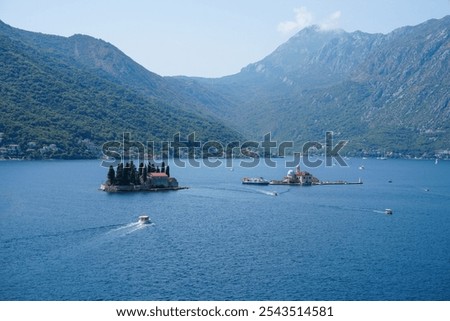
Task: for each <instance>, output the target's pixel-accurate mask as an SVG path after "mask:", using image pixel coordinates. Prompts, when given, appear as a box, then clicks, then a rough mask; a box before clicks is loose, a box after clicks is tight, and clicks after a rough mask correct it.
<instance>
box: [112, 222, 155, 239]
mask: <svg viewBox="0 0 450 321" xmlns="http://www.w3.org/2000/svg"><path fill="white" fill-rule="evenodd" d="M153 225H155V224H154V223H150V224H141V223H139V222H133V223H129V224H126V225H122V226H119V227H117V228H115V229H112V230H110V231H108V232H106V234H107V235H113V236H125V235H128V234H131V233H133V232H136V231H139V230H142V229H145V228H147V227H150V226H153Z"/></svg>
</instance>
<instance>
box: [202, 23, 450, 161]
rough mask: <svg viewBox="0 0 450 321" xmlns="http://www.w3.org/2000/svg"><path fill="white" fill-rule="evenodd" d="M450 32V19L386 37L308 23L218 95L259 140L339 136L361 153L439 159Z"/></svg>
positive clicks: (444, 142) (221, 82) (449, 134)
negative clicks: (266, 136) (229, 101)
mask: <svg viewBox="0 0 450 321" xmlns="http://www.w3.org/2000/svg"><path fill="white" fill-rule="evenodd" d="M449 28H450V16H447V17H444V18H442V19H439V20H437V19H433V20H430V21H427V22H425V23H423V24H420V25H418V26H413V27H403V28H400V29H397V30H395V31H393V32H391V33H389V34H386V35H383V34H367V33H363V32H360V31H356V32H352V33H347V32H345V31H342V30H330V31H323V30H320V28H319V27H315V26H313V27H308V28H305V29H303V30H301V31H300V32H298V33H297V34H296V35H295V36H293V37H292V38H291V39H289V40H288V41H287V42H286V43H284V44H282V45H281V46H280V47H279V48H277V49H276V50H275V51H274V52H273V53H272V54H270V55H268V56H267V57H265V58H264V59H262V60H261V61H259V62H256V63H252V64H250V65H248V66H247V67H245V68H243V69H242V70H241V72H240V73H238V74H236V75H232V76H228V77H224V78H221V79H217V80H215V81H214V84H215V90H217V91H218V92H220V93H222V94H226V95H228V97H229V98H230V99H232V100H233V101H234V102H235V105H234V106H238V107H236V112H234V113H230V114H229V117H231V118H232V119H233V121H234V122H235V123H236V124H237V126H246V124H247V126H248V124H251V125H252V126H253V134H254V135H256V136H260V135H262V134H264V133H265V132H267V131H271V132H272V133H275V136H276V137H277V139H281V140H294V141H296V142H299V143H300V144H301V143H302V142H305V141H307V140H311V139H313V140H318V139H321V138H322V136H323V133H325V131H327V130H331V131H335V132H337V133H340V134H341V135H340V136H341V137H342V138H345V139H349V140H350V144H349V146H348V147H349V148H350V149H354V150H358V149H360V150H366V151H370V150H372V151H376V150H384V149H388V150H390V151H392V152H396V153H403V154H407V153H412V154H414V155H420V154H421V153H430V154H432V153H434V151H436V150H440V149H449V148H450V146H449V144H448V139H449V138H450V115H449V113H450V107H449V92H448V88H450V76H449V74H450V73H449V69H450V68H449V61H450V38H449V34H450V30H449ZM199 81H201V82H203V83H206V82H207V81H209V80H208V79H205V80H199ZM237 110H239V116H238V117H235V118H233V115H236V113H237Z"/></svg>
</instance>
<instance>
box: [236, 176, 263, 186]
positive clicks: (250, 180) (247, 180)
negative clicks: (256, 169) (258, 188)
mask: <svg viewBox="0 0 450 321" xmlns="http://www.w3.org/2000/svg"><path fill="white" fill-rule="evenodd" d="M242 184H248V185H269V181H268V180H265V179H264V178H262V177H244V178H243V179H242Z"/></svg>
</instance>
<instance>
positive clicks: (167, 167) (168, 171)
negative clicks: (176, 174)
mask: <svg viewBox="0 0 450 321" xmlns="http://www.w3.org/2000/svg"><path fill="white" fill-rule="evenodd" d="M166 175H167V176H169V177H170V168H169V165H167V166H166Z"/></svg>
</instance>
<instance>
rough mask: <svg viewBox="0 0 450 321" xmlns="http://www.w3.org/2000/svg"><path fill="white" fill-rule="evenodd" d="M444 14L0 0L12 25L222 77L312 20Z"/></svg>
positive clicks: (334, 24)
mask: <svg viewBox="0 0 450 321" xmlns="http://www.w3.org/2000/svg"><path fill="white" fill-rule="evenodd" d="M449 14H450V0H370V1H363V0H305V1H300V0H279V1H276V0H272V1H269V0H159V1H156V0H147V1H144V0H142V1H141V0H128V1H116V0H109V1H107V0H99V1H95V0H77V1H75V0H72V1H67V0H39V1H32V0H0V19H1V20H2V21H3V22H5V23H7V24H9V25H11V26H13V27H16V28H20V29H25V30H29V31H36V32H42V33H47V34H55V35H61V36H71V35H73V34H86V35H90V36H93V37H95V38H100V39H103V40H105V41H107V42H110V43H112V44H113V45H115V46H116V47H118V48H119V49H120V50H122V51H123V52H124V53H125V54H127V55H128V56H130V57H131V58H132V59H133V60H135V61H136V62H138V63H139V64H141V65H142V66H144V67H145V68H147V69H148V70H150V71H153V72H155V73H157V74H159V75H162V76H174V75H185V76H202V77H221V76H225V75H230V74H234V73H237V72H239V71H240V69H241V68H243V67H245V66H246V65H248V64H250V63H254V62H256V61H258V60H261V59H262V58H264V57H265V56H267V55H269V54H270V53H271V52H272V51H273V50H275V49H276V48H277V47H278V46H279V45H280V44H282V43H283V42H285V41H287V40H288V39H289V37H291V36H292V35H294V34H295V33H296V32H298V31H299V30H301V29H302V28H304V27H306V26H309V25H312V24H317V25H320V26H321V27H322V28H323V29H332V28H341V29H344V30H346V31H349V32H351V31H355V30H361V31H364V32H369V33H376V32H381V33H388V32H390V31H392V30H393V29H396V28H398V27H401V26H404V25H417V24H419V23H422V22H424V21H426V20H428V19H432V18H442V17H444V16H446V15H449Z"/></svg>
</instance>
